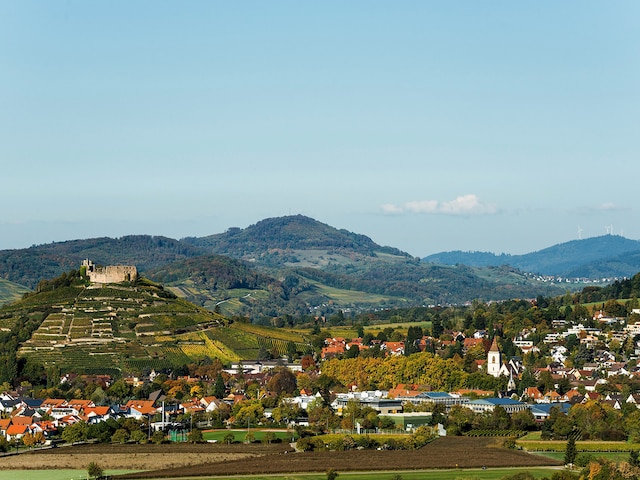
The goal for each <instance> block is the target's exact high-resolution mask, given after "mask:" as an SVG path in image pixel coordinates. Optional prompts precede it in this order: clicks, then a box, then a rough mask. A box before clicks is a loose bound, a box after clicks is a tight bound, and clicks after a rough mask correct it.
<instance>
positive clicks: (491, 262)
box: [422, 235, 640, 279]
mask: <svg viewBox="0 0 640 480" xmlns="http://www.w3.org/2000/svg"><path fill="white" fill-rule="evenodd" d="M422 260H423V261H424V262H427V263H435V264H443V265H468V266H474V267H479V266H500V265H510V266H511V267H514V268H517V269H519V270H522V271H524V272H531V273H536V274H540V275H555V276H562V277H570V278H578V277H586V278H594V279H596V278H613V277H624V276H627V277H629V276H632V275H634V274H635V273H637V272H638V271H640V242H639V241H637V240H630V239H627V238H624V237H621V236H619V235H603V236H600V237H592V238H586V239H584V240H572V241H570V242H565V243H561V244H558V245H554V246H552V247H548V248H545V249H543V250H539V251H537V252H532V253H527V254H524V255H505V254H501V255H495V254H493V253H489V252H462V251H453V252H442V253H437V254H434V255H430V256H428V257H425V258H423V259H422Z"/></svg>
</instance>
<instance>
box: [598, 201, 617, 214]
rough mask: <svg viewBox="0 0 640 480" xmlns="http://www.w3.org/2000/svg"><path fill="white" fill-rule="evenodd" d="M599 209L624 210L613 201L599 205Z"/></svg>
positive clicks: (606, 210)
mask: <svg viewBox="0 0 640 480" xmlns="http://www.w3.org/2000/svg"><path fill="white" fill-rule="evenodd" d="M597 209H598V210H602V211H605V212H609V211H612V210H622V209H621V208H620V207H618V206H617V205H616V204H615V203H613V202H606V203H603V204H602V205H599V206H598V207H597Z"/></svg>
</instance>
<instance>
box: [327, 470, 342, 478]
mask: <svg viewBox="0 0 640 480" xmlns="http://www.w3.org/2000/svg"><path fill="white" fill-rule="evenodd" d="M338 476H339V474H338V472H336V471H335V470H334V469H333V468H330V469H329V470H327V480H336V478H338Z"/></svg>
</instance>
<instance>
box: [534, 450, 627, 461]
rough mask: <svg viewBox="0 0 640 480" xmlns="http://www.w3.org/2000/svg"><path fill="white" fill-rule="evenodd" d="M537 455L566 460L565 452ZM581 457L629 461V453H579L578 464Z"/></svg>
mask: <svg viewBox="0 0 640 480" xmlns="http://www.w3.org/2000/svg"><path fill="white" fill-rule="evenodd" d="M536 455H540V456H542V457H547V458H553V459H554V460H561V461H562V460H564V452H536ZM581 455H589V456H592V457H593V458H595V459H598V458H604V459H605V460H609V461H611V462H626V461H627V460H629V453H628V452H580V453H578V457H577V462H579V459H580V456H581Z"/></svg>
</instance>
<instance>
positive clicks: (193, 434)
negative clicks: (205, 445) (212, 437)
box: [188, 428, 204, 443]
mask: <svg viewBox="0 0 640 480" xmlns="http://www.w3.org/2000/svg"><path fill="white" fill-rule="evenodd" d="M188 438H189V442H190V443H202V442H204V437H203V436H202V430H200V429H199V428H194V429H193V430H191V431H190V432H189V437H188Z"/></svg>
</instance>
